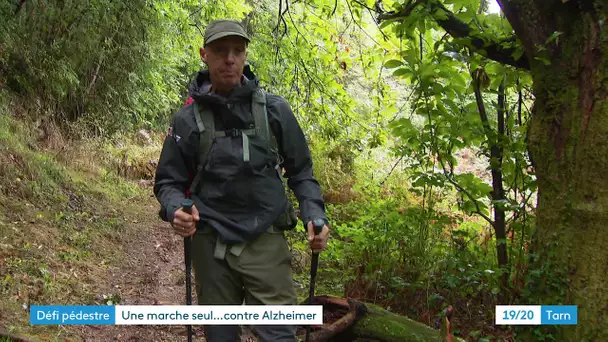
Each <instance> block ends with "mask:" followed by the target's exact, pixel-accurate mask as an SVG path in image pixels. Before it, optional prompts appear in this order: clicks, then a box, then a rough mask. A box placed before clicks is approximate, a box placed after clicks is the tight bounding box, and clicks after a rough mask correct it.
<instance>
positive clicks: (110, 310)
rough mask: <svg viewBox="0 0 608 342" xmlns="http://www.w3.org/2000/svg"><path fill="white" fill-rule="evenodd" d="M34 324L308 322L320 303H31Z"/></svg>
mask: <svg viewBox="0 0 608 342" xmlns="http://www.w3.org/2000/svg"><path fill="white" fill-rule="evenodd" d="M30 323H31V324H33V325H74V324H81V325H85V324H86V325H103V324H105V325H203V324H204V325H232V324H249V325H309V324H323V306H321V305H208V306H205V305H191V306H190V305H114V306H110V305H77V306H59V305H32V306H30Z"/></svg>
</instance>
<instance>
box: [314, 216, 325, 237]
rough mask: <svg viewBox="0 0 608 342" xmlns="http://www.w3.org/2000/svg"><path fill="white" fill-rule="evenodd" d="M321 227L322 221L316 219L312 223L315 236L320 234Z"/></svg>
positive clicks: (323, 223) (323, 224)
mask: <svg viewBox="0 0 608 342" xmlns="http://www.w3.org/2000/svg"><path fill="white" fill-rule="evenodd" d="M323 226H325V221H324V220H323V219H316V220H313V221H312V227H313V229H314V230H315V235H319V234H321V230H323Z"/></svg>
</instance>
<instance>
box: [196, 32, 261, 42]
mask: <svg viewBox="0 0 608 342" xmlns="http://www.w3.org/2000/svg"><path fill="white" fill-rule="evenodd" d="M230 36H237V37H241V38H243V39H245V40H246V41H247V42H250V41H251V40H250V39H249V37H247V36H245V35H243V34H242V33H239V32H219V33H216V34H212V35H211V36H209V38H207V39H206V40H205V45H207V44H209V43H212V42H214V41H216V40H218V39H222V38H225V37H230Z"/></svg>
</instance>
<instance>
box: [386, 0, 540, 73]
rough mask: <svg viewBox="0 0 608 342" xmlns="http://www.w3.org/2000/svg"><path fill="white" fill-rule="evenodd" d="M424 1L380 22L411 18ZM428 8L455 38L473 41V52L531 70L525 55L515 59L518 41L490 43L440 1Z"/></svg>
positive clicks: (432, 3)
mask: <svg viewBox="0 0 608 342" xmlns="http://www.w3.org/2000/svg"><path fill="white" fill-rule="evenodd" d="M422 3H424V1H420V0H419V1H417V2H415V3H414V4H412V5H410V6H407V7H406V8H404V9H403V10H401V11H399V12H387V13H383V14H381V15H380V16H379V17H378V20H397V21H398V20H399V19H402V18H405V17H407V16H409V15H410V14H411V13H412V11H413V10H414V9H415V7H417V6H418V5H420V4H422ZM426 4H427V6H430V9H431V10H432V11H430V12H431V15H433V19H435V21H436V22H437V24H438V25H439V26H441V27H442V28H443V29H444V30H446V31H447V32H448V33H449V34H450V35H451V36H452V37H454V38H469V39H470V40H471V42H470V45H469V47H470V48H471V50H473V51H475V52H477V53H480V54H482V55H483V56H485V57H487V58H489V59H491V60H494V61H496V62H499V63H502V64H506V65H511V66H514V67H516V68H520V69H526V70H529V69H530V63H529V61H528V59H527V57H526V56H525V55H523V54H522V55H521V56H520V57H519V58H517V59H516V58H514V57H513V54H514V53H515V51H516V50H517V46H516V44H517V43H515V41H516V39H515V37H513V38H512V39H508V40H506V41H489V40H488V38H487V37H482V35H481V34H480V32H476V31H475V30H473V29H472V28H471V27H470V26H469V25H467V24H466V23H464V22H462V21H461V20H460V19H458V18H456V16H455V15H454V14H453V13H452V12H451V11H450V10H448V9H447V8H446V7H445V6H443V4H441V3H440V2H438V1H435V0H433V1H428V2H427V3H426Z"/></svg>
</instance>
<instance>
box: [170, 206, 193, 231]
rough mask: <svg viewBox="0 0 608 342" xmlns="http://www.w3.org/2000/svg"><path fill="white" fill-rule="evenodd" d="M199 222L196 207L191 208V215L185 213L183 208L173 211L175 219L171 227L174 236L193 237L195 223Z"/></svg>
mask: <svg viewBox="0 0 608 342" xmlns="http://www.w3.org/2000/svg"><path fill="white" fill-rule="evenodd" d="M198 220H200V217H199V215H198V210H197V209H196V206H194V205H193V206H192V215H190V214H188V213H186V212H185V211H184V209H183V208H179V209H177V210H176V211H175V217H174V218H173V222H172V223H171V225H172V226H173V230H174V231H175V233H176V234H178V235H181V236H183V237H188V236H192V235H194V233H195V232H196V223H197V222H198Z"/></svg>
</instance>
